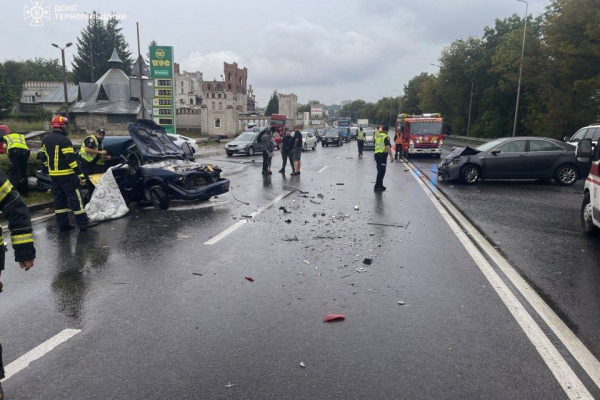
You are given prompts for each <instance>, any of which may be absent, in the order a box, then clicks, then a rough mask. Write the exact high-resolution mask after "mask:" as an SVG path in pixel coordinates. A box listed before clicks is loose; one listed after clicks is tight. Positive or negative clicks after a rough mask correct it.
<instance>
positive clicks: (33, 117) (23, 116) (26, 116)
mask: <svg viewBox="0 0 600 400" xmlns="http://www.w3.org/2000/svg"><path fill="white" fill-rule="evenodd" d="M52 115H53V114H52V113H51V112H50V111H47V110H44V109H43V108H39V109H38V110H37V111H36V112H33V113H23V112H12V113H10V114H9V115H8V118H9V119H15V120H18V121H26V122H38V121H46V120H47V121H50V120H51V119H52Z"/></svg>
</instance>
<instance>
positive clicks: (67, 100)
mask: <svg viewBox="0 0 600 400" xmlns="http://www.w3.org/2000/svg"><path fill="white" fill-rule="evenodd" d="M71 45H73V43H71V42H69V43H67V44H66V45H65V47H60V46H59V45H57V44H55V43H52V46H54V47H56V48H57V49H60V55H61V56H62V68H63V88H64V95H65V117H67V119H68V118H69V97H68V95H67V67H66V66H65V49H66V48H67V47H71Z"/></svg>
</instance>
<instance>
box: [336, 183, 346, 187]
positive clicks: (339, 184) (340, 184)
mask: <svg viewBox="0 0 600 400" xmlns="http://www.w3.org/2000/svg"><path fill="white" fill-rule="evenodd" d="M336 185H338V186H344V183H336Z"/></svg>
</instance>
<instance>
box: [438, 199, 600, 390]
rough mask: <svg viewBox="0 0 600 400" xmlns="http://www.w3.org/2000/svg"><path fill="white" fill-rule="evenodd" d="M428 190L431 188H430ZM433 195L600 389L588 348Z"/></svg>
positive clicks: (599, 371)
mask: <svg viewBox="0 0 600 400" xmlns="http://www.w3.org/2000/svg"><path fill="white" fill-rule="evenodd" d="M429 190H431V188H429ZM433 190H434V194H435V196H437V197H438V199H439V200H440V202H441V203H442V204H443V205H444V206H446V208H447V209H448V210H450V213H452V215H453V216H454V217H455V218H456V219H457V220H458V222H459V223H460V224H461V225H462V226H463V228H465V229H466V230H467V232H468V233H469V235H470V236H471V238H472V239H473V240H475V241H476V242H477V244H478V245H479V246H480V247H481V248H482V249H483V250H484V251H485V252H486V253H487V255H488V256H489V257H490V258H491V259H492V261H494V263H496V265H498V267H499V268H500V269H501V270H502V272H503V273H504V274H505V275H506V276H507V277H508V279H509V280H510V281H511V282H512V284H513V285H514V286H515V287H516V288H517V290H518V291H519V293H521V295H522V296H523V297H524V298H525V299H527V301H528V302H529V304H531V306H532V307H533V308H534V309H535V310H536V311H537V313H538V314H539V315H540V316H541V317H542V319H543V320H544V322H546V324H547V325H548V327H549V328H550V329H551V330H552V332H554V334H555V335H556V336H557V337H558V338H559V339H560V341H561V342H562V343H563V344H564V345H565V347H566V348H567V349H568V350H569V352H570V353H571V354H572V355H573V357H574V358H575V359H576V360H577V362H578V363H579V364H580V365H581V367H582V368H583V369H584V370H585V372H586V373H587V374H588V375H589V376H590V378H591V379H592V380H593V381H594V383H595V384H596V386H598V387H599V388H600V361H598V359H597V358H596V357H594V355H593V354H592V352H590V351H589V350H588V349H587V347H585V345H584V344H583V343H582V342H581V340H579V338H577V336H576V335H575V334H574V333H573V331H571V330H570V329H569V328H568V327H567V325H566V324H565V323H564V322H563V321H562V320H561V319H560V317H559V316H558V315H556V313H555V312H554V311H553V310H552V308H550V306H548V304H546V302H544V300H543V299H542V298H541V297H540V296H539V295H538V294H537V293H536V291H535V290H534V289H533V288H532V287H531V286H529V284H527V282H526V281H525V279H523V277H521V275H519V273H518V272H517V271H516V270H515V269H514V268H513V266H512V265H510V264H509V263H508V261H506V259H505V258H504V257H502V255H501V254H500V253H499V252H498V250H496V249H495V248H494V247H493V246H492V245H491V244H490V242H488V241H487V240H486V239H485V238H484V237H483V236H482V235H481V234H480V233H479V231H478V230H477V229H475V227H474V226H473V225H472V224H471V223H470V222H469V221H468V220H467V219H466V218H465V217H464V216H463V215H462V213H461V212H460V211H459V210H457V209H456V207H454V206H453V205H452V203H450V201H448V199H447V198H446V196H445V195H444V194H443V193H441V192H440V191H439V190H438V189H437V188H434V189H433Z"/></svg>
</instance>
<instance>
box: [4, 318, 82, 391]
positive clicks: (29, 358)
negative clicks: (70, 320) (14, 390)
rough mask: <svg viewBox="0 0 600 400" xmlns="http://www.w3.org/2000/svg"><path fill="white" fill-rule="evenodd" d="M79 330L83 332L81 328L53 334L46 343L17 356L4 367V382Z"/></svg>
mask: <svg viewBox="0 0 600 400" xmlns="http://www.w3.org/2000/svg"><path fill="white" fill-rule="evenodd" d="M79 332H81V329H65V330H64V331H62V332H60V333H59V334H57V335H55V336H53V337H52V338H50V339H48V340H46V341H45V342H44V343H42V344H40V345H39V346H37V347H35V348H34V349H32V350H30V351H29V352H27V353H26V354H24V355H22V356H21V357H19V358H17V359H16V360H15V361H13V362H11V363H10V364H8V365H7V366H6V368H5V369H4V373H5V377H4V379H3V380H2V382H4V381H6V380H7V379H10V377H11V376H13V375H15V374H16V373H18V372H20V371H22V370H23V369H25V368H27V367H28V366H29V364H31V363H32V362H34V361H35V360H38V359H40V358H42V357H43V356H44V355H46V354H48V353H49V352H51V351H52V350H53V349H54V348H55V347H56V346H58V345H60V344H62V343H64V342H66V341H67V340H69V339H71V338H72V337H73V336H75V335H77V334H78V333H79Z"/></svg>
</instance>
